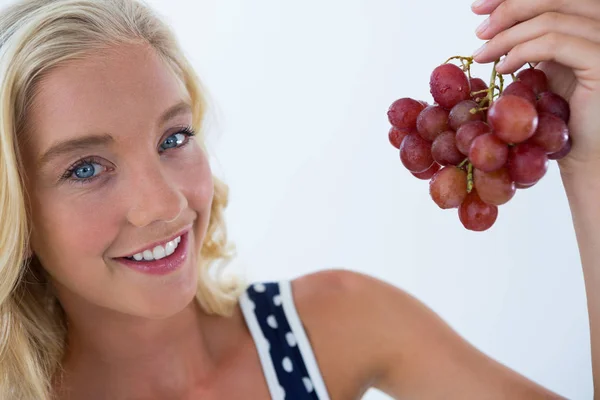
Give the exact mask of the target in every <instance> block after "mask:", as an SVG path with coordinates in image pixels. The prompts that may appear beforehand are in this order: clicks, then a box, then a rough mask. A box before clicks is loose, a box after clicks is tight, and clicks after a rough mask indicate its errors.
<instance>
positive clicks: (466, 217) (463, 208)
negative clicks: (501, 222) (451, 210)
mask: <svg viewBox="0 0 600 400" xmlns="http://www.w3.org/2000/svg"><path fill="white" fill-rule="evenodd" d="M458 217H459V219H460V222H461V223H462V224H463V226H464V227H465V228H466V229H468V230H470V231H475V232H482V231H485V230H488V229H489V228H491V227H492V225H494V223H495V222H496V219H497V218H498V206H495V205H493V204H487V203H485V202H483V201H482V200H481V198H480V197H479V195H478V194H477V191H476V190H472V191H471V193H469V194H468V195H467V197H466V198H465V200H464V201H463V202H462V204H461V205H460V207H459V208H458Z"/></svg>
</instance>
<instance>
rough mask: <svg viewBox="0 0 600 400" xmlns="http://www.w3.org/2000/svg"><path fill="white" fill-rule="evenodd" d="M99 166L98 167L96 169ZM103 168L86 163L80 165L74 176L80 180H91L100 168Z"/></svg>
mask: <svg viewBox="0 0 600 400" xmlns="http://www.w3.org/2000/svg"><path fill="white" fill-rule="evenodd" d="M96 166H97V167H96ZM98 167H99V168H102V165H100V164H96V163H91V162H86V163H83V164H80V165H79V166H78V167H77V169H75V171H73V175H74V176H75V177H77V178H78V179H90V178H91V177H93V176H94V175H95V174H96V171H98V169H99V168H98Z"/></svg>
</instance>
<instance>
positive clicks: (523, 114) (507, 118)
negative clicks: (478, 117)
mask: <svg viewBox="0 0 600 400" xmlns="http://www.w3.org/2000/svg"><path fill="white" fill-rule="evenodd" d="M488 123H489V124H490V126H491V127H492V130H493V131H494V133H495V134H496V136H498V137H499V138H500V139H502V140H504V141H505V142H506V143H511V144H512V143H521V142H524V141H525V140H527V139H529V138H530V137H531V136H532V135H533V134H534V133H535V130H536V129H537V126H538V114H537V111H536V109H535V107H534V106H533V105H532V104H531V103H530V102H529V101H528V100H525V99H524V98H523V97H519V96H514V95H511V94H509V95H506V96H500V97H499V98H498V99H497V100H496V101H495V102H494V103H492V106H491V107H490V109H489V110H488Z"/></svg>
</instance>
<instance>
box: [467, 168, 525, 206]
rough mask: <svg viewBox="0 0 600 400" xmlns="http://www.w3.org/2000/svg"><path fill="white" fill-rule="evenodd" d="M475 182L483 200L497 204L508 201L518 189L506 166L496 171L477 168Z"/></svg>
mask: <svg viewBox="0 0 600 400" xmlns="http://www.w3.org/2000/svg"><path fill="white" fill-rule="evenodd" d="M473 183H474V185H475V188H476V189H477V193H478V194H479V197H480V198H481V200H483V201H484V202H486V203H488V204H493V205H495V206H500V205H502V204H505V203H508V202H509V201H510V200H511V199H512V198H513V196H514V195H515V193H516V191H517V189H516V187H515V183H514V182H513V181H512V179H510V174H509V173H508V170H507V169H506V168H500V169H499V170H496V171H494V172H483V171H481V170H479V169H477V168H475V170H474V171H473Z"/></svg>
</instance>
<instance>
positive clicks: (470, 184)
mask: <svg viewBox="0 0 600 400" xmlns="http://www.w3.org/2000/svg"><path fill="white" fill-rule="evenodd" d="M472 191H473V164H471V163H468V164H467V193H471V192H472Z"/></svg>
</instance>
